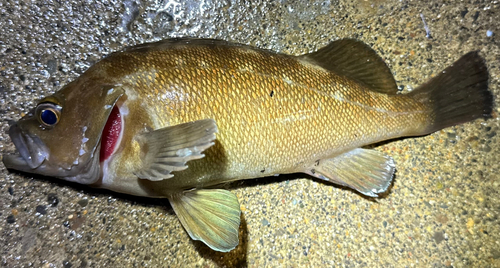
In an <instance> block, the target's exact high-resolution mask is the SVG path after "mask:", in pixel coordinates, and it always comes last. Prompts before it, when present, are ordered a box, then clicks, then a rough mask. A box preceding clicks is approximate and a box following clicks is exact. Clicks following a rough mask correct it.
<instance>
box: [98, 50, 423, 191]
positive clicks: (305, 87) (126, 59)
mask: <svg viewBox="0 0 500 268" xmlns="http://www.w3.org/2000/svg"><path fill="white" fill-rule="evenodd" d="M101 65H102V66H104V69H105V70H106V73H107V75H110V76H112V77H114V78H115V79H117V80H118V81H120V82H122V83H123V84H125V85H129V86H130V87H131V88H132V89H133V90H134V91H135V93H136V94H137V95H138V96H140V98H137V99H136V100H130V105H131V106H132V107H139V106H140V107H141V109H146V110H147V113H148V114H149V116H150V119H151V122H153V126H151V127H153V128H155V129H157V128H162V127H166V126H169V125H175V124H179V123H184V122H190V121H195V120H200V119H205V118H213V119H214V120H215V121H216V122H217V126H218V129H219V131H218V134H217V141H216V144H215V146H213V147H211V148H209V149H208V150H207V151H205V154H206V157H205V158H203V159H201V160H196V161H191V162H189V163H188V165H189V168H188V169H187V170H185V171H182V172H175V173H174V177H173V178H172V179H168V180H165V181H163V182H159V183H161V184H162V187H166V188H169V189H179V188H186V187H193V185H196V186H199V187H202V186H208V185H213V184H216V183H221V182H225V181H229V180H237V179H247V178H254V177H261V176H268V175H273V174H279V173H291V172H301V171H305V170H306V169H307V168H308V167H310V166H311V165H312V164H313V163H314V162H315V161H317V160H320V159H324V158H329V157H332V156H335V155H337V154H339V153H342V152H345V151H348V150H351V149H353V148H357V147H360V146H363V145H367V144H371V143H374V142H377V141H381V140H385V139H389V138H394V137H399V136H404V135H414V134H418V133H420V132H422V131H423V129H425V127H426V126H427V124H428V122H429V120H431V118H429V117H430V116H429V113H428V112H427V111H428V108H427V107H425V106H424V105H423V104H421V103H418V102H415V101H413V100H412V99H411V98H410V97H408V96H405V95H385V94H380V93H376V92H374V91H370V90H368V89H366V88H364V86H363V85H360V84H358V83H356V82H354V81H352V80H349V79H348V78H345V77H341V76H338V75H336V74H334V73H331V72H328V71H325V70H324V69H322V68H320V67H317V66H315V65H313V64H309V63H307V62H303V61H302V60H299V59H298V58H297V57H293V56H286V55H282V54H274V53H271V52H267V51H263V50H253V49H250V48H248V47H236V46H218V47H210V46H202V47H182V48H175V49H164V50H146V51H140V52H126V53H121V54H114V55H112V56H110V57H108V58H107V59H105V60H103V61H102V62H101ZM133 102H138V103H139V104H140V105H137V103H136V104H133ZM144 107H147V108H144ZM132 112H133V110H132ZM126 120H127V119H126ZM129 121H130V120H129ZM135 123H136V122H127V121H126V130H127V125H133V124H135ZM125 144H126V143H125ZM125 151H126V150H125ZM147 183H149V182H146V184H147ZM152 184H158V182H155V183H152ZM156 186H157V185H156ZM160 188H161V187H160Z"/></svg>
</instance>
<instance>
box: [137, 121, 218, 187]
mask: <svg viewBox="0 0 500 268" xmlns="http://www.w3.org/2000/svg"><path fill="white" fill-rule="evenodd" d="M216 132H217V125H216V124H215V121H214V120H213V119H204V120H198V121H194V122H189V123H184V124H179V125H175V126H170V127H166V128H162V129H158V130H155V131H152V132H149V133H145V134H142V135H140V136H139V137H138V138H137V139H138V141H139V143H140V146H141V150H142V152H143V154H144V155H143V157H142V168H141V169H140V170H138V171H136V172H134V174H135V175H136V176H137V177H139V178H141V179H148V180H151V181H160V180H163V179H168V178H171V177H173V176H174V175H173V174H172V172H173V171H181V170H184V169H186V168H187V165H186V163H187V162H188V161H191V160H194V159H200V158H203V157H204V156H205V155H204V154H202V152H203V151H204V150H206V149H207V148H209V147H210V146H212V145H213V144H214V143H213V141H214V140H215V133H216Z"/></svg>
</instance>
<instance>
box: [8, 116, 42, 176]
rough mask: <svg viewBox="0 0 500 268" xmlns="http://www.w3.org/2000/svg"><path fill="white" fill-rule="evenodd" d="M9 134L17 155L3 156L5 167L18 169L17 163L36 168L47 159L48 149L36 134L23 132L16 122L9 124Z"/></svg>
mask: <svg viewBox="0 0 500 268" xmlns="http://www.w3.org/2000/svg"><path fill="white" fill-rule="evenodd" d="M9 136H10V138H11V140H12V142H13V143H14V145H15V146H16V149H17V152H18V153H19V155H4V156H3V162H4V164H5V166H6V167H7V168H13V169H19V165H23V164H24V165H28V166H29V167H30V168H31V169H36V168H38V167H39V166H40V165H41V164H42V163H43V162H44V161H45V159H47V157H48V155H49V151H48V148H47V147H46V146H45V144H44V142H43V141H42V140H40V138H38V137H36V136H34V137H33V136H31V135H29V134H28V133H24V132H23V130H22V129H21V128H20V127H19V125H18V124H13V125H11V127H10V129H9ZM19 156H20V157H19ZM22 160H24V163H22Z"/></svg>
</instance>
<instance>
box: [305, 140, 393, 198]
mask: <svg viewBox="0 0 500 268" xmlns="http://www.w3.org/2000/svg"><path fill="white" fill-rule="evenodd" d="M395 170H396V167H395V164H394V160H393V159H392V158H391V157H390V156H386V155H384V154H382V153H380V152H378V151H376V150H368V149H361V148H358V149H354V150H352V151H349V152H347V153H344V154H341V155H339V156H336V157H334V158H331V159H325V160H321V161H320V162H319V164H318V165H316V166H315V167H313V168H312V169H311V170H310V171H308V172H306V173H307V174H309V175H312V176H315V177H317V178H320V179H323V180H327V181H330V182H333V183H336V184H340V185H343V186H347V187H350V188H352V189H354V190H357V191H358V192H360V193H362V194H364V195H367V196H371V197H377V196H378V194H380V193H383V192H385V191H386V190H387V188H389V186H390V185H391V181H392V178H393V175H394V172H395Z"/></svg>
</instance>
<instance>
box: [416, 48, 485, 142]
mask: <svg viewBox="0 0 500 268" xmlns="http://www.w3.org/2000/svg"><path fill="white" fill-rule="evenodd" d="M488 77H489V75H488V68H487V67H486V63H485V61H484V59H483V58H482V57H481V56H479V54H478V51H471V52H469V53H467V54H465V55H464V56H462V57H461V58H460V59H459V60H457V61H456V62H455V63H453V64H452V65H451V66H449V67H448V68H446V69H445V70H443V71H442V72H441V73H440V74H439V75H437V76H436V77H434V78H432V79H431V80H429V81H428V82H427V83H425V84H423V85H421V86H420V87H418V88H417V89H415V90H414V91H413V92H411V93H409V95H410V96H412V97H414V98H415V99H416V100H418V101H420V102H422V103H426V104H428V105H430V109H431V117H430V118H431V120H430V123H429V125H428V126H427V128H426V129H425V131H424V133H422V134H428V133H432V132H434V131H437V130H440V129H443V128H446V127H450V126H454V125H458V124H462V123H466V122H469V121H472V120H474V119H476V118H481V117H483V118H489V117H491V113H492V110H493V95H492V94H491V92H490V91H489V90H488Z"/></svg>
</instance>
